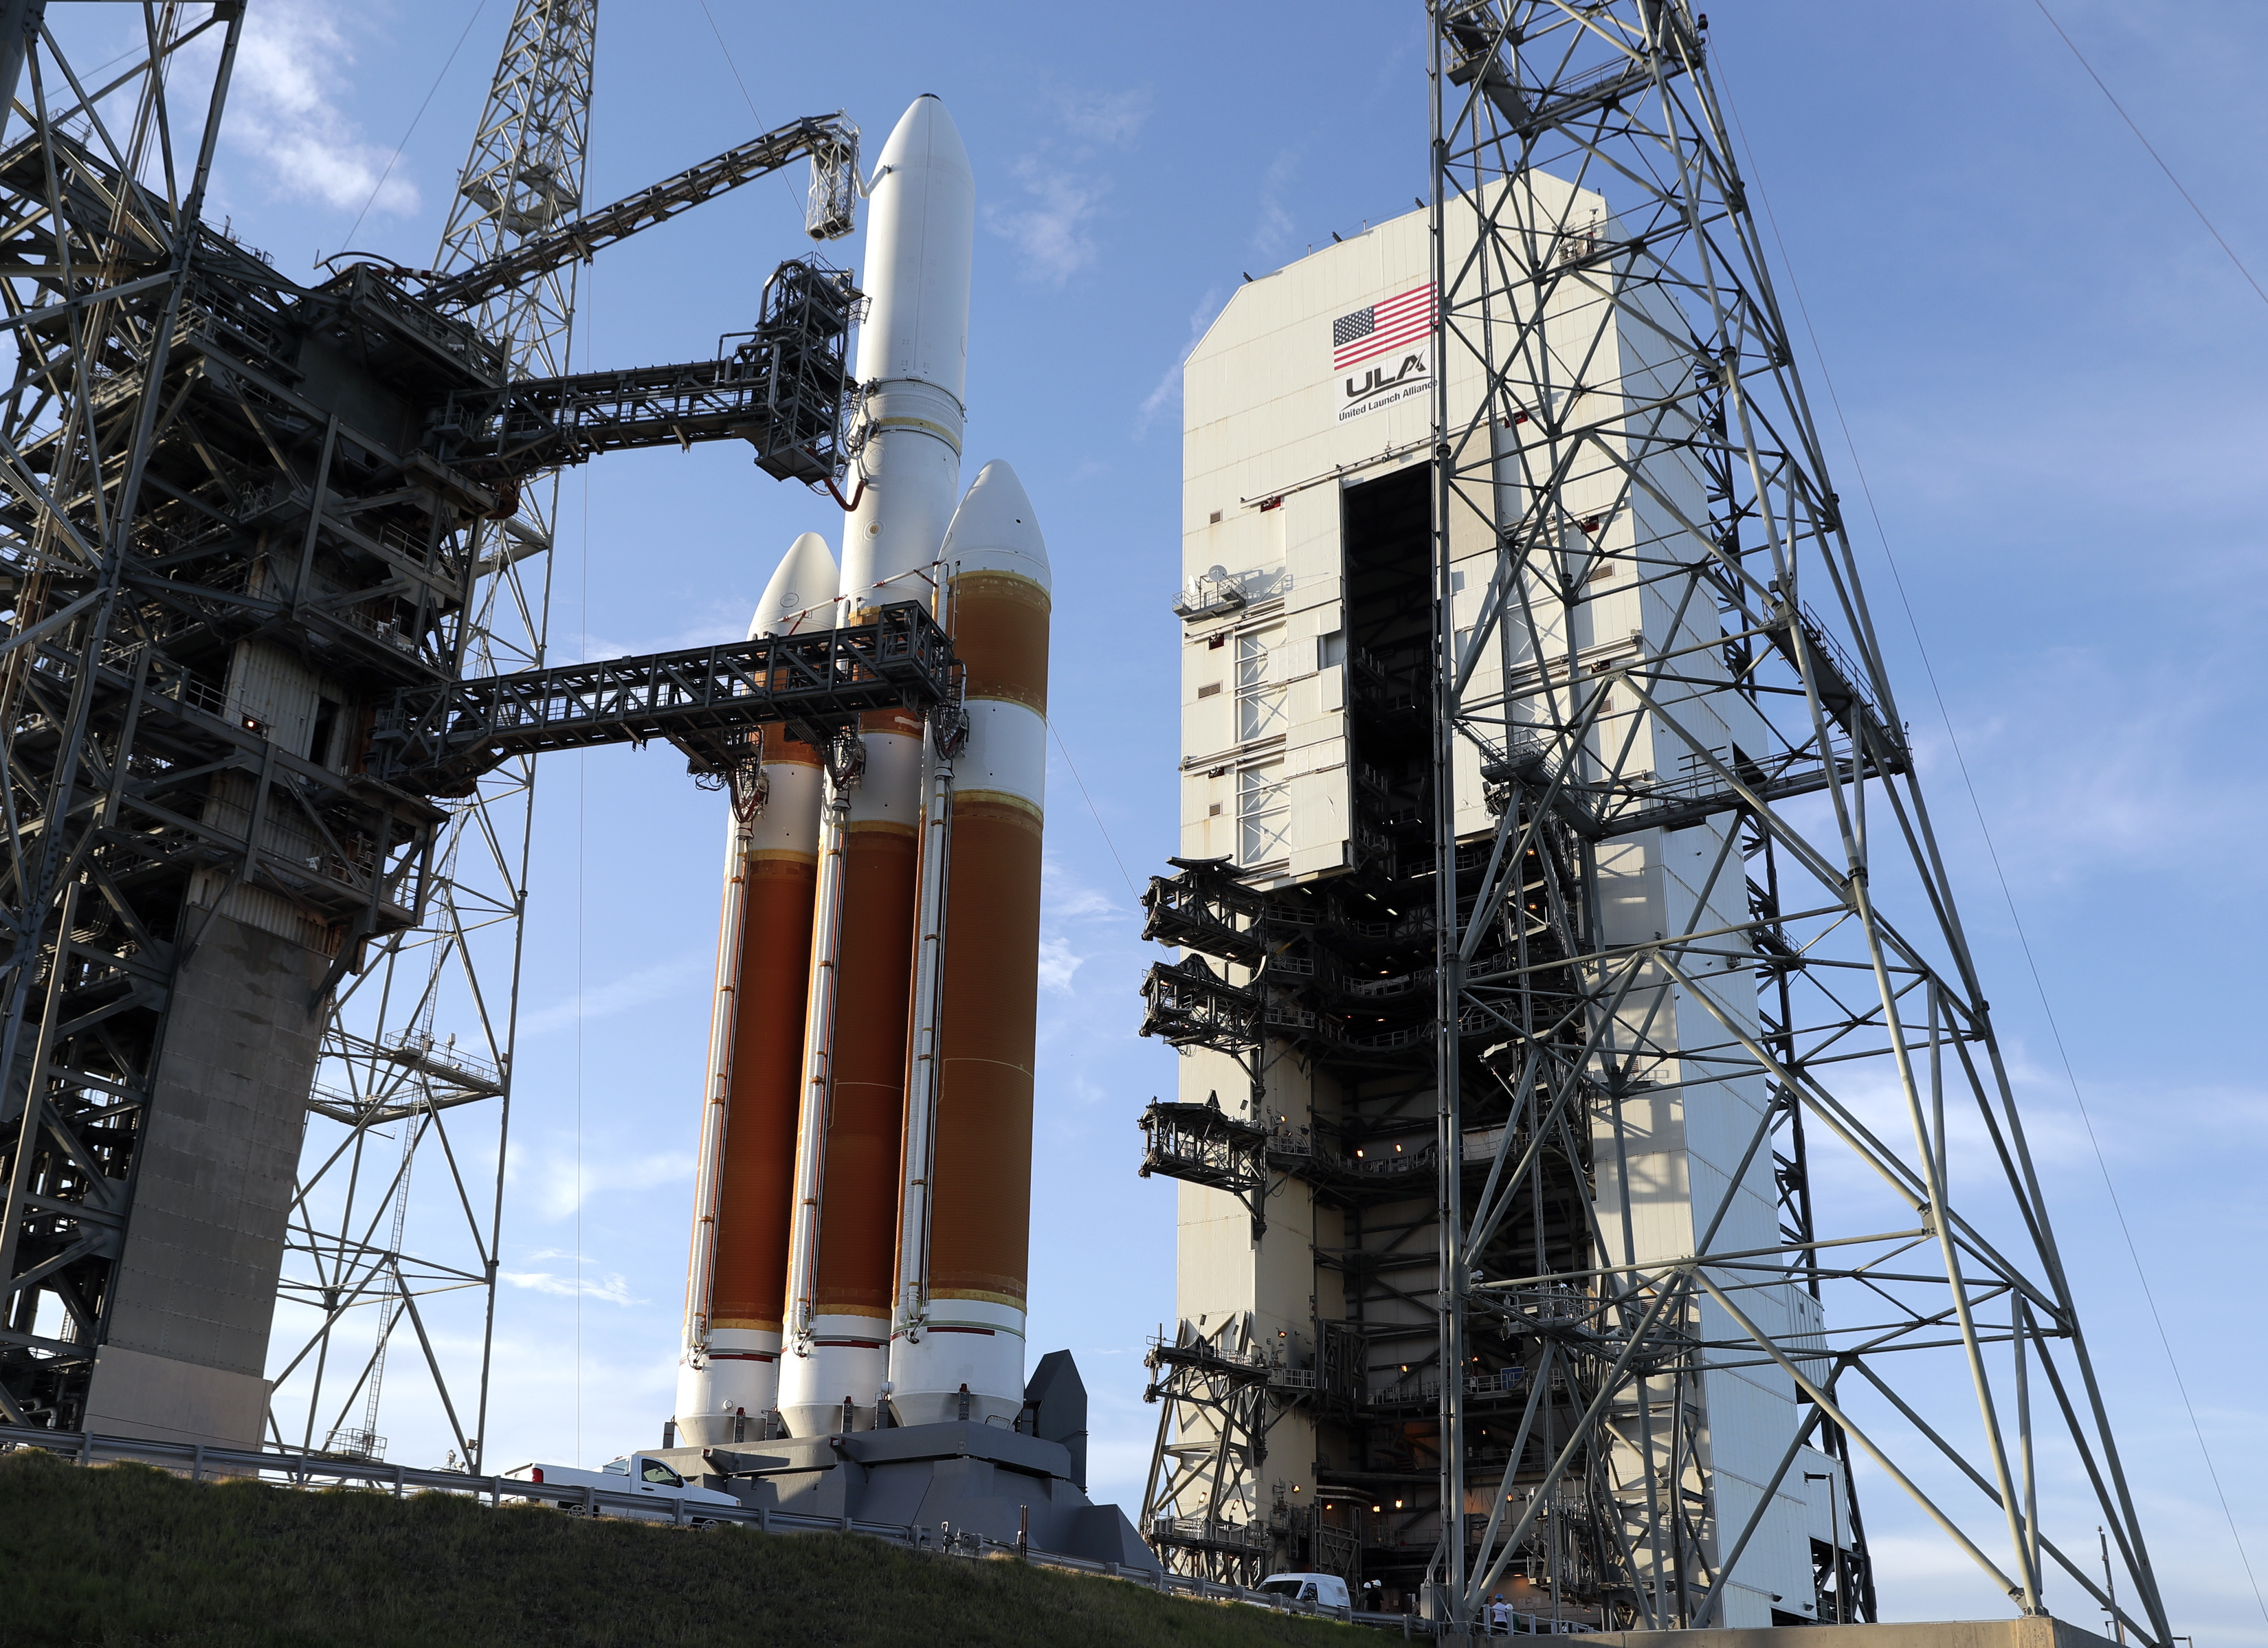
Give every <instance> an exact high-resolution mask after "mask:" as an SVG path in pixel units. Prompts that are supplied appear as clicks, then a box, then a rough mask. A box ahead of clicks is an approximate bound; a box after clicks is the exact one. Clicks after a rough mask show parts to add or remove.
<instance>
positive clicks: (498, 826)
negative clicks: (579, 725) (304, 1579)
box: [270, 0, 599, 1471]
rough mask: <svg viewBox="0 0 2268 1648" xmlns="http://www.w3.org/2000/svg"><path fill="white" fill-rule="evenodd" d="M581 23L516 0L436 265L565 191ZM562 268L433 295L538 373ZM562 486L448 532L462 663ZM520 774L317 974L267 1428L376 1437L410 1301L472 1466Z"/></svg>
mask: <svg viewBox="0 0 2268 1648" xmlns="http://www.w3.org/2000/svg"><path fill="white" fill-rule="evenodd" d="M598 24H599V8H598V0H519V4H518V6H517V7H516V9H515V11H514V12H513V15H512V26H511V28H510V30H509V32H508V33H506V35H505V37H504V50H503V53H502V55H501V56H500V57H499V58H498V60H497V70H496V77H495V80H494V83H493V84H492V85H490V89H489V95H488V100H487V103H486V104H485V106H484V107H482V111H481V118H480V124H479V126H478V127H477V128H476V129H475V132H474V136H473V142H472V149H471V151H470V153H469V154H468V156H467V157H466V159H465V165H464V170H463V173H461V175H460V178H459V180H458V185H457V189H456V193H455V195H454V196H453V199H452V201H451V203H450V211H449V218H448V224H447V226H446V228H445V229H444V230H443V231H442V234H441V244H440V249H439V251H438V254H437V255H436V258H435V269H434V272H435V274H436V275H438V276H447V275H449V274H451V273H452V272H454V271H459V270H463V269H472V268H475V267H477V266H496V265H497V264H498V263H499V261H500V260H507V259H508V257H509V254H512V253H513V252H515V251H517V250H519V248H521V247H522V246H527V244H528V243H530V242H531V241H534V240H537V239H541V238H542V237H545V236H546V235H548V234H550V233H551V232H554V231H555V230H556V229H558V228H559V227H560V226H561V225H562V224H563V223H566V222H567V221H569V220H571V219H573V218H574V217H576V216H577V214H578V212H579V211H580V210H581V208H582V203H583V187H584V176H585V158H586V150H587V143H588V134H589V129H590V112H591V84H592V70H593V55H594V52H595V50H596V47H597V40H598ZM576 269H577V262H576V261H575V260H573V259H546V260H543V261H542V263H541V267H540V268H538V269H535V270H534V272H533V273H532V274H531V275H530V276H528V277H527V278H524V279H520V280H518V281H517V282H516V283H509V284H505V283H498V282H489V283H485V285H483V286H482V287H481V288H480V289H478V295H476V296H475V297H474V298H473V299H472V300H471V301H469V302H462V303H458V304H455V305H451V304H449V302H448V300H447V298H446V297H445V298H444V299H443V304H444V307H445V308H447V307H453V309H454V310H455V313H456V318H458V319H461V320H465V321H467V322H468V323H470V325H471V326H472V327H473V328H474V329H475V331H477V332H478V333H479V334H480V335H482V336H483V337H486V338H493V339H495V340H497V342H499V343H501V344H502V345H503V346H504V349H505V350H506V352H507V358H508V364H509V369H510V373H511V376H512V378H513V379H531V378H556V377H559V376H562V375H563V374H564V373H565V372H567V369H568V356H569V349H570V344H571V338H572V334H573V327H574V318H575V286H576ZM442 290H443V291H446V288H443V289H442ZM558 496H559V479H558V472H557V471H556V470H551V471H549V472H545V473H541V474H536V475H525V476H522V477H520V478H519V481H518V482H517V485H516V488H507V489H506V490H505V491H504V493H503V494H501V495H500V496H499V497H498V499H497V507H496V510H495V511H494V514H493V517H492V518H491V519H484V520H476V521H475V522H474V523H473V525H472V527H471V533H472V537H471V540H470V542H469V545H468V549H467V554H468V555H471V556H474V557H475V559H476V563H477V565H478V569H479V583H478V585H477V586H476V590H475V602H474V606H473V607H472V610H471V612H470V613H469V614H468V622H466V624H465V625H464V626H463V628H462V629H461V630H460V633H459V637H458V639H459V646H460V656H459V657H458V658H455V659H454V660H453V664H454V666H455V669H456V670H457V671H458V672H460V673H462V674H463V675H464V676H466V677H468V678H477V677H480V676H483V675H498V674H509V673H513V672H515V671H519V670H527V669H534V668H538V667H540V666H541V665H542V664H543V662H544V660H545V648H546V628H547V624H548V621H549V614H550V601H551V577H552V557H551V555H549V549H550V548H551V545H552V533H553V525H554V522H555V520H556V513H557V504H558ZM534 790H535V761H534V756H533V755H532V754H524V755H519V756H517V757H515V758H513V759H512V760H509V761H505V762H504V763H503V764H502V765H500V766H498V767H497V768H496V769H494V770H493V771H491V772H490V773H489V774H487V775H485V776H483V777H482V779H481V780H480V782H479V784H478V786H477V788H476V789H475V791H474V792H473V793H472V794H471V795H469V796H468V797H467V798H464V799H462V800H461V801H459V802H456V803H454V804H453V805H452V806H450V808H449V816H448V818H447V819H446V821H445V822H443V823H442V824H441V825H440V826H439V828H438V833H437V837H436V842H435V846H434V849H433V850H434V854H435V862H436V866H437V870H436V874H435V875H434V878H433V879H432V881H431V887H430V890H429V894H428V901H427V905H426V916H427V919H426V920H425V921H424V923H423V924H422V925H420V926H418V927H416V928H415V929H412V930H409V931H403V932H401V933H399V934H396V935H395V936H394V938H392V939H391V940H390V941H389V942H388V943H387V945H386V946H385V948H384V951H383V953H377V954H373V955H372V958H371V959H370V962H369V964H368V965H366V966H365V967H364V968H363V969H362V971H361V973H360V975H359V976H357V978H355V979H354V980H353V981H352V982H350V983H349V984H347V985H346V986H345V987H344V988H342V989H341V990H340V991H339V993H338V995H337V997H336V1000H335V1005H334V1006H333V1009H332V1012H331V1016H330V1019H329V1021H328V1024H327V1026H326V1027H325V1031H324V1036H323V1044H322V1052H323V1063H322V1066H321V1068H320V1071H319V1073H318V1075H317V1078H316V1086H315V1092H314V1093H313V1098H312V1100H311V1107H310V1130H309V1135H308V1138H307V1142H306V1146H305V1149H304V1151H303V1155H302V1159H301V1166H300V1182H299V1187H298V1196H297V1199H296V1201H295V1203H294V1211H295V1219H294V1226H293V1231H292V1235H291V1259H292V1261H293V1262H292V1263H291V1265H290V1267H289V1268H288V1269H287V1273H286V1275H285V1276H284V1282H283V1285H282V1288H281V1289H280V1298H281V1299H284V1300H289V1301H294V1302H296V1303H298V1304H299V1305H301V1306H306V1307H309V1308H308V1309H307V1310H306V1311H304V1312H302V1313H299V1314H298V1317H297V1320H298V1321H299V1322H301V1323H303V1324H305V1326H304V1328H303V1331H302V1333H301V1334H300V1335H299V1336H298V1343H297V1346H296V1349H295V1350H294V1353H293V1354H291V1356H290V1357H289V1358H288V1359H287V1360H286V1361H285V1364H284V1368H283V1371H282V1372H281V1374H280V1375H279V1377H278V1382H277V1393H276V1401H275V1403H274V1404H273V1405H272V1407H271V1409H270V1424H271V1431H272V1433H273V1435H274V1437H275V1439H276V1440H277V1441H278V1442H284V1441H290V1442H292V1443H296V1444H298V1446H325V1447H327V1448H328V1449H330V1450H331V1451H336V1452H346V1453H357V1454H363V1455H366V1456H369V1457H372V1458H375V1457H379V1456H380V1455H381V1454H382V1453H383V1452H384V1449H385V1446H386V1441H385V1438H383V1437H382V1436H380V1435H379V1434H378V1429H377V1427H378V1417H377V1416H378V1404H379V1387H380V1381H381V1379H383V1376H384V1373H385V1370H386V1361H387V1346H388V1343H389V1341H390V1340H391V1339H392V1337H393V1335H394V1331H395V1329H396V1328H398V1327H400V1326H401V1325H402V1324H403V1322H404V1321H405V1319H407V1321H408V1323H409V1326H410V1327H411V1328H413V1329H414V1331H415V1335H416V1345H417V1348H418V1350H419V1351H420V1352H421V1360H422V1363H423V1372H424V1374H426V1375H427V1376H430V1379H431V1392H432V1394H433V1395H434V1396H435V1397H436V1398H437V1399H438V1403H439V1406H440V1409H441V1413H442V1416H443V1417H444V1418H445V1420H446V1424H447V1425H448V1427H449V1431H450V1434H451V1436H452V1437H453V1440H454V1445H455V1447H456V1449H457V1450H458V1452H459V1453H460V1457H462V1458H463V1460H465V1461H466V1467H467V1468H468V1469H469V1470H475V1471H477V1470H478V1469H480V1468H481V1460H482V1453H483V1451H484V1448H483V1441H484V1438H485V1437H486V1434H487V1421H486V1415H487V1409H488V1396H489V1366H490V1345H491V1340H492V1336H493V1332H494V1324H495V1317H496V1286H497V1262H498V1253H497V1245H498V1242H499V1241H500V1240H501V1231H502V1222H503V1188H504V1178H503V1169H504V1148H505V1144H506V1141H507V1138H508V1136H509V1132H510V1126H511V1116H512V1056H513V1051H514V1040H515V1034H516V1031H517V1025H518V1017H519V973H520V953H521V941H522V932H523V923H524V921H525V917H526V913H527V864H528V851H529V839H530V826H531V823H532V821H533V818H534V798H535V796H534ZM375 948H376V947H375V946H373V949H374V950H375ZM428 1161H430V1162H431V1164H432V1165H431V1167H429V1168H428V1169H427V1171H428V1173H441V1174H446V1188H444V1187H440V1186H437V1187H436V1188H435V1190H434V1192H431V1193H429V1194H427V1195H426V1196H423V1197H422V1198H421V1199H420V1200H419V1201H417V1202H416V1203H415V1204H413V1203H412V1201H411V1184H412V1179H413V1172H414V1170H415V1169H416V1167H417V1166H419V1165H420V1164H421V1163H423V1162H428ZM411 1249H414V1251H410V1250H411ZM447 1295H454V1296H456V1299H458V1300H472V1301H478V1304H479V1310H478V1319H477V1321H475V1320H474V1318H473V1314H472V1313H470V1312H468V1311H467V1310H466V1309H464V1308H463V1306H462V1305H461V1304H455V1305H454V1307H453V1308H452V1306H451V1305H450V1304H445V1305H444V1306H442V1308H443V1310H444V1312H445V1313H446V1314H447V1315H448V1317H449V1319H450V1327H451V1328H452V1329H453V1331H451V1332H449V1333H448V1334H447V1335H446V1337H444V1336H443V1335H438V1334H436V1333H435V1332H433V1331H432V1329H431V1324H430V1321H429V1320H428V1319H430V1318H431V1316H432V1315H433V1313H434V1306H433V1305H432V1304H431V1303H427V1302H426V1301H429V1300H433V1299H436V1298H437V1297H438V1296H447ZM293 1320H294V1319H293V1318H292V1317H291V1316H289V1315H287V1316H285V1317H284V1318H283V1319H282V1321H279V1328H283V1329H284V1331H286V1332H288V1331H289V1324H290V1323H291V1321H293ZM475 1347H476V1349H475ZM285 1348H287V1349H291V1347H285ZM468 1398H469V1399H470V1400H469V1402H468V1400H467V1399H468ZM287 1403H288V1405H289V1406H291V1407H292V1408H296V1409H298V1410H299V1411H298V1412H297V1413H294V1414H292V1415H291V1418H290V1420H289V1422H288V1423H290V1424H294V1425H296V1428H297V1430H298V1434H297V1435H296V1436H288V1435H287V1434H286V1432H285V1431H284V1428H283V1427H284V1424H286V1423H287V1421H286V1420H285V1417H284V1409H285V1407H286V1405H287ZM357 1415H359V1421H358V1422H357V1419H356V1417H355V1416H357Z"/></svg>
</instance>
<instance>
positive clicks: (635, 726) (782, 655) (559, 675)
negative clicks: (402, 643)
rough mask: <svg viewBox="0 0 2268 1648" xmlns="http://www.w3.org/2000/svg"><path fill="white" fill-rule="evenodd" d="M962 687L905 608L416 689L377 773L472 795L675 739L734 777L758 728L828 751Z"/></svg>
mask: <svg viewBox="0 0 2268 1648" xmlns="http://www.w3.org/2000/svg"><path fill="white" fill-rule="evenodd" d="M952 677H953V644H952V642H951V641H950V640H949V639H948V638H947V637H946V633H945V631H944V630H943V629H941V628H939V625H938V622H937V621H936V620H935V619H934V618H932V617H931V616H930V614H929V610H928V608H927V607H924V606H923V605H921V603H919V602H918V601H901V602H896V603H894V604H893V605H891V606H887V607H880V608H878V609H877V610H876V612H875V614H874V616H873V619H872V620H871V621H870V622H866V623H863V624H853V625H849V626H846V627H844V628H842V629H811V630H805V631H802V632H801V633H799V634H797V635H792V636H762V637H760V638H758V639H756V640H754V641H742V642H736V643H733V644H731V645H726V646H712V647H696V648H693V649H691V650H689V651H682V652H656V653H651V654H648V655H646V656H644V657H642V658H607V659H604V660H601V661H600V662H598V663H593V664H564V665H555V666H553V667H551V668H549V669H543V670H530V671H527V672H525V673H520V674H517V675H485V676H481V677H478V678H476V679H474V680H470V681H457V682H453V683H451V684H450V685H448V686H446V687H417V688H404V689H403V690H401V691H400V692H397V693H396V694H395V695H394V699H393V701H392V703H389V704H387V706H386V707H385V708H384V709H382V710H379V712H378V716H377V719H376V721H375V723H374V725H372V729H371V734H370V756H369V771H370V773H371V775H372V776H373V777H375V778H377V779H379V781H381V782H384V783H387V784H394V785H398V786H399V787H401V788H402V789H404V790H409V791H415V792H416V793H419V794H423V795H441V796H452V795H461V794H465V793H467V792H468V791H470V790H471V788H472V787H473V784H475V781H476V780H477V779H478V778H479V776H481V775H482V773H484V772H486V771H488V770H490V769H491V768H493V767H495V766H497V765H498V764H499V763H501V762H503V761H506V760H509V759H511V758H512V757H514V756H519V755H535V754H542V753H543V752H545V751H547V750H563V749H587V748H590V747H593V746H595V745H600V744H630V743H635V744H644V743H646V742H648V741H649V740H651V739H667V740H668V741H669V742H670V743H672V744H674V745H675V746H676V747H678V748H679V749H681V750H682V751H684V752H685V755H686V758H687V762H688V767H689V770H690V771H692V772H694V773H696V774H701V775H714V774H725V773H729V772H731V771H732V770H733V769H734V768H736V767H737V766H739V765H740V764H741V763H742V762H744V761H747V759H748V754H749V749H750V747H751V745H752V743H753V742H754V740H753V739H751V738H750V736H749V735H750V734H751V733H752V732H755V730H756V729H757V728H758V727H761V726H763V725H782V724H784V725H791V726H792V727H794V728H795V729H796V730H797V734H798V736H799V738H801V739H804V740H805V741H806V742H808V743H811V744H813V745H815V746H819V747H824V746H826V745H827V744H828V743H830V742H832V741H833V739H835V737H836V735H837V734H838V733H840V732H844V731H847V730H850V729H851V728H854V727H855V726H856V725H857V724H858V717H860V716H861V715H864V714H865V713H867V712H868V711H871V710H889V709H897V708H906V709H910V710H916V711H917V712H922V713H926V712H927V711H928V710H930V709H931V708H932V707H933V706H935V705H937V704H939V703H944V702H945V701H946V698H947V696H948V695H949V694H950V692H951V689H952V685H953V680H952Z"/></svg>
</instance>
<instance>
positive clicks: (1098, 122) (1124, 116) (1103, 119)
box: [1052, 86, 1156, 149]
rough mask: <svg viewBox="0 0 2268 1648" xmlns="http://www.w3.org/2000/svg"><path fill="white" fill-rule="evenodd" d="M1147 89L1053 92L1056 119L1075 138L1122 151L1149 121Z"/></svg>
mask: <svg viewBox="0 0 2268 1648" xmlns="http://www.w3.org/2000/svg"><path fill="white" fill-rule="evenodd" d="M1155 100H1156V99H1153V98H1152V95H1151V93H1150V89H1149V87H1147V86H1136V87H1134V88H1132V89H1131V90H1130V91H1125V92H1073V91H1069V90H1061V89H1059V90H1057V92H1055V93H1053V96H1052V101H1053V102H1054V104H1055V106H1056V114H1057V118H1058V119H1059V120H1061V121H1062V122H1063V124H1064V129H1066V130H1067V131H1069V132H1070V133H1071V135H1072V136H1075V137H1086V138H1090V139H1092V140H1094V142H1096V143H1108V144H1109V145H1110V146H1111V147H1112V148H1114V149H1123V148H1124V147H1125V146H1126V145H1127V144H1128V143H1131V142H1132V141H1133V140H1134V137H1135V136H1136V134H1138V132H1140V131H1141V129H1142V128H1143V125H1144V124H1145V122H1146V121H1148V120H1149V118H1150V111H1151V109H1152V107H1153V105H1154V103H1155Z"/></svg>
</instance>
